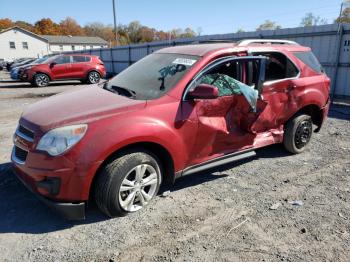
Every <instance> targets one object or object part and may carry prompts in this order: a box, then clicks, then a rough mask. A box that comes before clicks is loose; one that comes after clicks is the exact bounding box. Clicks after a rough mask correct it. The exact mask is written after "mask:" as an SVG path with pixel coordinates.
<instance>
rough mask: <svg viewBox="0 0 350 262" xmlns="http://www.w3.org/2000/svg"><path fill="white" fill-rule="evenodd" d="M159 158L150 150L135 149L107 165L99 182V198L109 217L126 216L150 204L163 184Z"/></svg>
mask: <svg viewBox="0 0 350 262" xmlns="http://www.w3.org/2000/svg"><path fill="white" fill-rule="evenodd" d="M160 170H161V169H160V165H159V161H158V160H157V158H156V157H155V156H153V155H152V154H151V153H148V152H146V151H140V152H131V153H129V154H126V155H123V156H121V157H119V158H117V159H116V160H114V161H113V162H111V163H109V164H108V165H106V167H105V168H104V169H103V170H102V172H101V173H100V174H98V177H97V180H96V183H95V201H96V203H97V206H98V207H99V209H100V210H101V211H102V212H103V213H105V214H106V215H107V216H109V217H115V216H124V215H127V214H128V213H131V212H135V211H138V210H140V209H142V208H143V207H145V206H146V205H148V204H149V202H150V201H151V200H152V199H153V198H154V197H155V196H156V195H157V193H158V190H159V187H160V184H161V171H160Z"/></svg>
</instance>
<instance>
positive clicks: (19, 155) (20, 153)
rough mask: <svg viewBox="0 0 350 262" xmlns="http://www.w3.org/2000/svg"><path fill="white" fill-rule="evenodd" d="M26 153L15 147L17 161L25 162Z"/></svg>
mask: <svg viewBox="0 0 350 262" xmlns="http://www.w3.org/2000/svg"><path fill="white" fill-rule="evenodd" d="M27 155H28V152H27V151H25V150H23V149H22V148H19V147H18V146H15V156H16V158H17V159H18V160H20V161H22V162H25V161H26V159H27Z"/></svg>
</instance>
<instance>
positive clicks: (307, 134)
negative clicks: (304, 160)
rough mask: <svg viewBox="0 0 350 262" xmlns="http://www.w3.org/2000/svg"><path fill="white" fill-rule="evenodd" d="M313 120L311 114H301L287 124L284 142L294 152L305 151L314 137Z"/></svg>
mask: <svg viewBox="0 0 350 262" xmlns="http://www.w3.org/2000/svg"><path fill="white" fill-rule="evenodd" d="M312 132H313V130H312V120H311V117H310V116H309V115H304V114H300V115H297V116H296V117H294V118H292V119H291V120H289V121H288V122H287V124H286V126H285V130H284V137H283V144H284V147H285V148H286V149H287V151H289V152H291V153H293V154H299V153H301V152H303V151H304V150H305V148H306V146H307V145H308V144H309V142H310V140H311V137H312Z"/></svg>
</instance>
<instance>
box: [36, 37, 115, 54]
mask: <svg viewBox="0 0 350 262" xmlns="http://www.w3.org/2000/svg"><path fill="white" fill-rule="evenodd" d="M42 37H43V38H45V39H47V41H48V43H49V52H50V53H51V54H55V53H60V52H66V51H75V50H87V49H96V48H105V47H108V43H107V42H106V41H105V40H103V39H102V38H100V37H92V36H62V35H42Z"/></svg>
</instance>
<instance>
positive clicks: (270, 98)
mask: <svg viewBox="0 0 350 262" xmlns="http://www.w3.org/2000/svg"><path fill="white" fill-rule="evenodd" d="M253 54H254V55H262V56H265V57H267V61H266V71H265V81H264V83H263V87H262V90H261V99H262V101H264V102H265V103H266V104H267V105H268V106H267V107H266V108H265V110H264V112H263V113H262V114H261V115H260V116H259V118H258V119H257V120H256V121H255V123H254V124H253V126H252V130H253V131H254V132H257V133H258V132H263V131H267V130H269V129H273V128H280V127H281V125H283V124H284V122H285V121H286V119H288V118H289V117H290V112H295V110H294V109H293V108H294V107H296V106H297V101H296V99H297V96H294V93H293V91H294V90H295V89H296V87H297V86H298V84H297V81H298V79H297V78H298V76H299V69H298V68H297V66H296V65H295V64H294V63H293V62H292V61H291V60H290V59H289V58H288V57H287V56H286V55H285V54H283V53H281V52H259V53H253ZM299 85H300V84H299Z"/></svg>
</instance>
